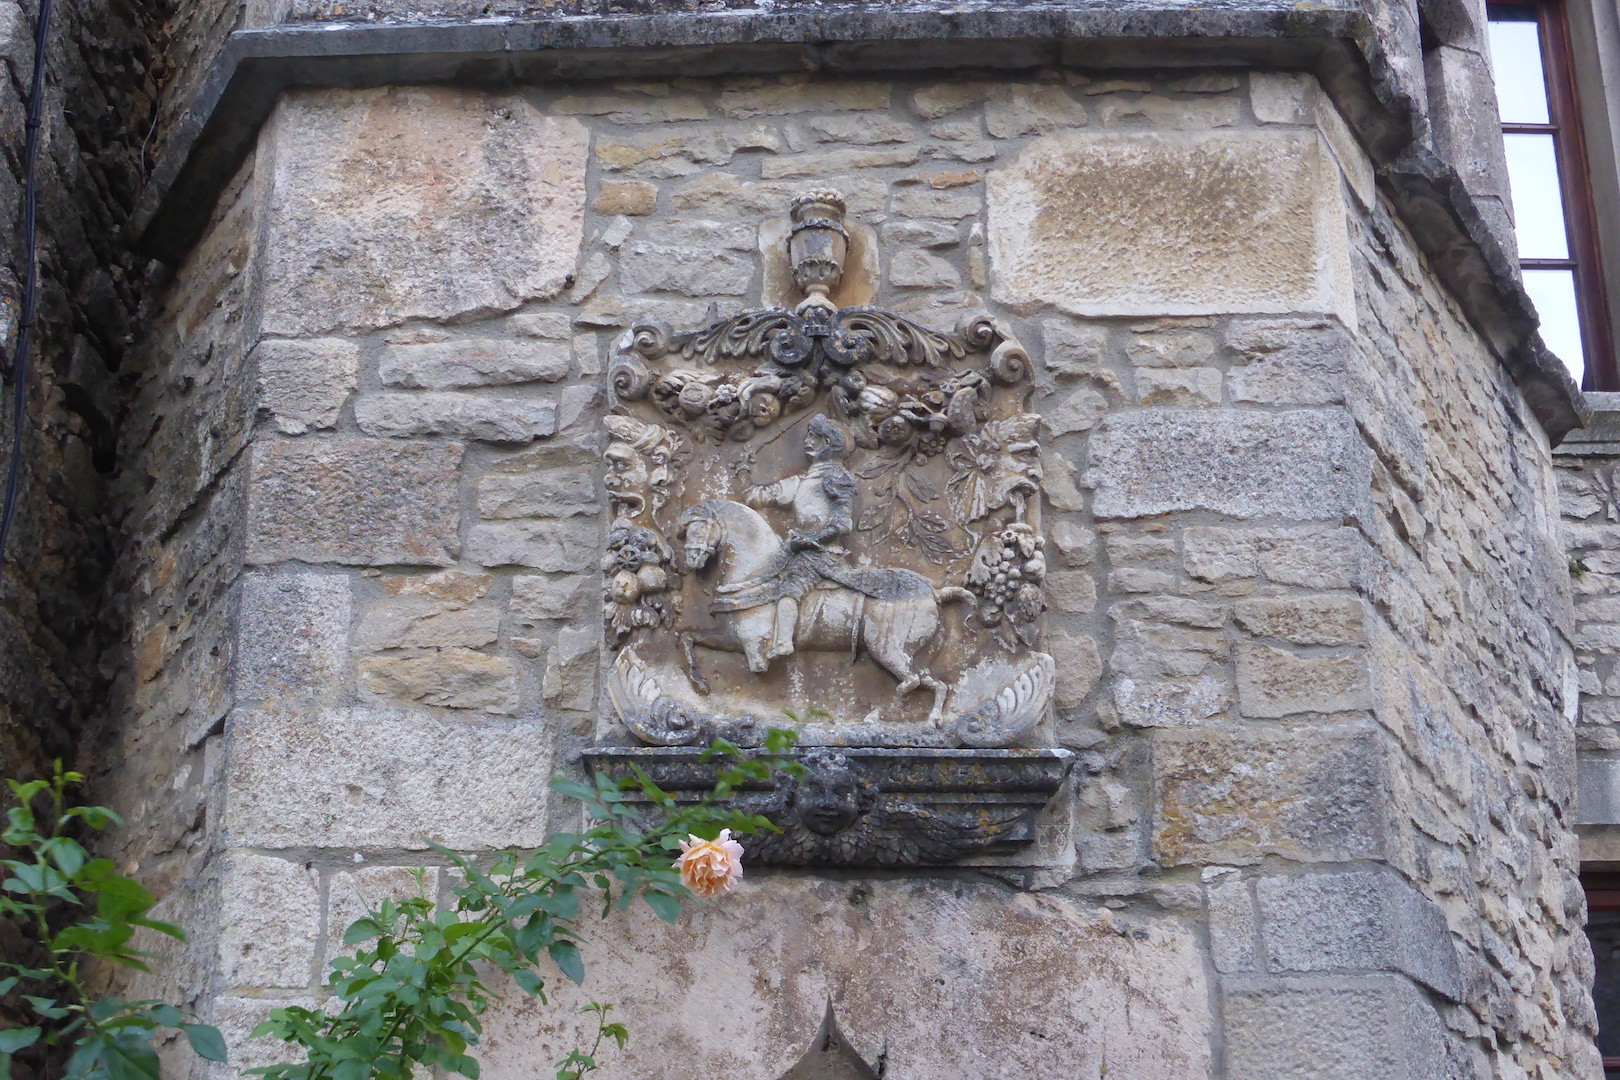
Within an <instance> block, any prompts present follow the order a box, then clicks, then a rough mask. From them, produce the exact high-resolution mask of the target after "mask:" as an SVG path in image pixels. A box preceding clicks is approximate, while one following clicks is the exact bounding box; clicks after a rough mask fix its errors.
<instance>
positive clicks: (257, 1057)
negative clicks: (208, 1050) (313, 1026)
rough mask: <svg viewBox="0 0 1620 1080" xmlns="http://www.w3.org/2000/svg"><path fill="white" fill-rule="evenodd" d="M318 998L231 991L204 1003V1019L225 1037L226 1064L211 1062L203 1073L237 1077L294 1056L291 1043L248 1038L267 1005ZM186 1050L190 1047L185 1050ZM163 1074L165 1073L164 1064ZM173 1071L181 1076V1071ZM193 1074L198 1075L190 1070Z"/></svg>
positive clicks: (217, 1079) (222, 1079)
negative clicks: (227, 1062)
mask: <svg viewBox="0 0 1620 1080" xmlns="http://www.w3.org/2000/svg"><path fill="white" fill-rule="evenodd" d="M317 1004H319V1002H318V1001H317V1000H316V999H315V997H314V996H312V995H283V996H276V997H257V996H255V997H236V996H235V995H232V994H221V995H220V996H218V997H216V998H214V999H213V1000H212V1001H211V1002H210V1004H209V1005H208V1011H207V1013H206V1014H205V1017H206V1020H207V1022H208V1023H210V1024H213V1025H214V1026H215V1027H217V1028H219V1033H220V1034H221V1035H223V1036H224V1037H225V1046H226V1051H227V1053H228V1054H229V1055H230V1063H229V1064H228V1065H216V1066H213V1067H212V1068H211V1069H210V1071H209V1072H208V1073H203V1074H200V1075H203V1076H207V1077H209V1078H210V1080H228V1078H233V1077H238V1076H240V1075H241V1073H242V1072H243V1071H246V1070H248V1069H259V1068H264V1067H265V1066H267V1065H279V1064H282V1063H283V1062H287V1061H291V1060H294V1059H295V1058H296V1057H297V1055H296V1054H295V1053H294V1051H293V1050H292V1048H291V1047H289V1046H288V1045H287V1044H286V1043H284V1042H281V1041H280V1040H278V1039H273V1038H271V1037H270V1036H268V1035H265V1036H261V1037H259V1038H257V1039H254V1038H251V1037H250V1036H251V1035H252V1033H253V1029H254V1028H256V1027H258V1026H259V1025H260V1024H262V1023H264V1022H265V1021H266V1020H268V1019H270V1010H271V1009H281V1008H287V1007H289V1006H293V1005H301V1006H303V1007H304V1008H306V1009H313V1008H314V1007H315V1006H316V1005H317ZM186 1053H187V1054H190V1051H189V1050H188V1051H186ZM198 1063H199V1062H198V1059H197V1058H196V1057H194V1056H193V1057H191V1059H190V1061H189V1062H188V1064H192V1065H195V1064H198ZM163 1075H165V1076H168V1075H170V1074H169V1071H168V1069H167V1067H166V1068H165V1069H164V1073H163ZM176 1075H179V1076H184V1075H186V1074H185V1073H183V1072H177V1073H176ZM192 1075H193V1076H196V1075H199V1074H197V1073H193V1074H192Z"/></svg>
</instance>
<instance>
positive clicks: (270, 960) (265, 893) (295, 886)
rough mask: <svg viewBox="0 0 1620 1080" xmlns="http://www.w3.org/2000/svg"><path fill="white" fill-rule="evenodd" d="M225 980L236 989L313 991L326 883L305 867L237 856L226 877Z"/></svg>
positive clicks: (222, 925)
mask: <svg viewBox="0 0 1620 1080" xmlns="http://www.w3.org/2000/svg"><path fill="white" fill-rule="evenodd" d="M219 921H220V937H219V953H220V957H219V960H220V977H221V978H222V979H223V980H224V982H225V984H226V985H227V986H228V987H230V988H232V989H237V988H247V987H252V988H260V989H297V990H302V989H304V988H306V987H308V986H309V984H310V978H311V976H312V975H313V973H314V963H315V949H316V946H317V944H318V943H319V938H320V931H321V903H320V879H319V877H318V876H317V875H316V873H315V871H314V870H312V869H310V868H309V867H307V866H305V865H304V864H303V863H301V862H289V861H288V860H286V859H274V858H270V857H268V856H264V855H253V854H249V853H247V852H232V853H231V854H230V855H229V856H227V861H226V865H225V867H224V869H223V870H222V871H221V873H220V912H219Z"/></svg>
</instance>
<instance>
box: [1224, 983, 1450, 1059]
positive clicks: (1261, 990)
mask: <svg viewBox="0 0 1620 1080" xmlns="http://www.w3.org/2000/svg"><path fill="white" fill-rule="evenodd" d="M1223 986H1224V994H1223V1000H1224V1006H1223V1010H1222V1011H1223V1014H1224V1016H1225V1019H1226V1024H1227V1031H1228V1033H1229V1034H1228V1035H1227V1040H1226V1063H1227V1064H1226V1067H1227V1075H1228V1076H1230V1077H1231V1078H1232V1080H1275V1078H1277V1077H1280V1076H1298V1077H1307V1076H1309V1077H1318V1076H1320V1077H1327V1076H1332V1077H1336V1078H1342V1080H1462V1078H1464V1077H1472V1076H1474V1075H1477V1074H1475V1073H1474V1072H1473V1070H1472V1069H1471V1068H1465V1067H1464V1066H1463V1064H1462V1063H1461V1062H1454V1061H1452V1060H1451V1055H1450V1054H1449V1053H1448V1050H1447V1047H1446V1035H1445V1028H1444V1026H1443V1025H1442V1024H1441V1022H1440V1017H1439V1016H1438V1015H1436V1013H1435V1011H1434V1006H1432V1005H1430V1004H1429V1002H1428V1001H1427V1000H1426V999H1425V998H1424V996H1423V994H1422V992H1421V991H1420V990H1418V989H1417V987H1415V986H1413V985H1412V984H1411V983H1409V982H1407V981H1406V980H1405V979H1403V978H1401V977H1400V976H1398V975H1363V976H1356V977H1349V978H1346V977H1342V976H1340V977H1333V978H1325V977H1317V978H1308V979H1256V978H1253V977H1248V978H1237V979H1228V980H1224V983H1223Z"/></svg>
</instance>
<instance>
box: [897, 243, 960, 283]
mask: <svg viewBox="0 0 1620 1080" xmlns="http://www.w3.org/2000/svg"><path fill="white" fill-rule="evenodd" d="M889 284H891V285H895V286H899V287H903V288H920V289H954V288H956V287H958V286H959V285H961V284H962V275H961V274H960V273H958V272H957V269H956V267H954V266H952V265H951V264H950V263H948V262H946V261H945V260H944V259H942V258H940V257H939V256H938V255H931V254H929V253H928V252H926V251H917V250H901V251H896V252H894V253H893V254H891V255H890V256H889Z"/></svg>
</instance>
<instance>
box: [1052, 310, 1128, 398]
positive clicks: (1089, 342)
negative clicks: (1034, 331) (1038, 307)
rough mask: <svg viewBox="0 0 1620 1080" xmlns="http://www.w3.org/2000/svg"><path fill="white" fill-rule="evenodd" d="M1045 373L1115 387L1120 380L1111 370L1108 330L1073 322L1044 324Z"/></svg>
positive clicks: (1064, 320)
mask: <svg viewBox="0 0 1620 1080" xmlns="http://www.w3.org/2000/svg"><path fill="white" fill-rule="evenodd" d="M1041 337H1042V340H1043V342H1044V344H1045V349H1044V351H1043V354H1042V359H1043V360H1044V361H1045V364H1046V370H1047V371H1049V372H1051V373H1052V374H1053V375H1056V376H1058V377H1059V378H1063V377H1080V378H1089V379H1096V380H1098V381H1099V382H1103V383H1105V384H1108V385H1116V384H1117V383H1118V376H1116V375H1115V374H1114V373H1113V372H1112V371H1110V370H1109V368H1108V329H1107V327H1103V326H1087V325H1085V324H1084V323H1077V322H1074V321H1073V320H1070V319H1047V320H1046V321H1045V322H1043V323H1041Z"/></svg>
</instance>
